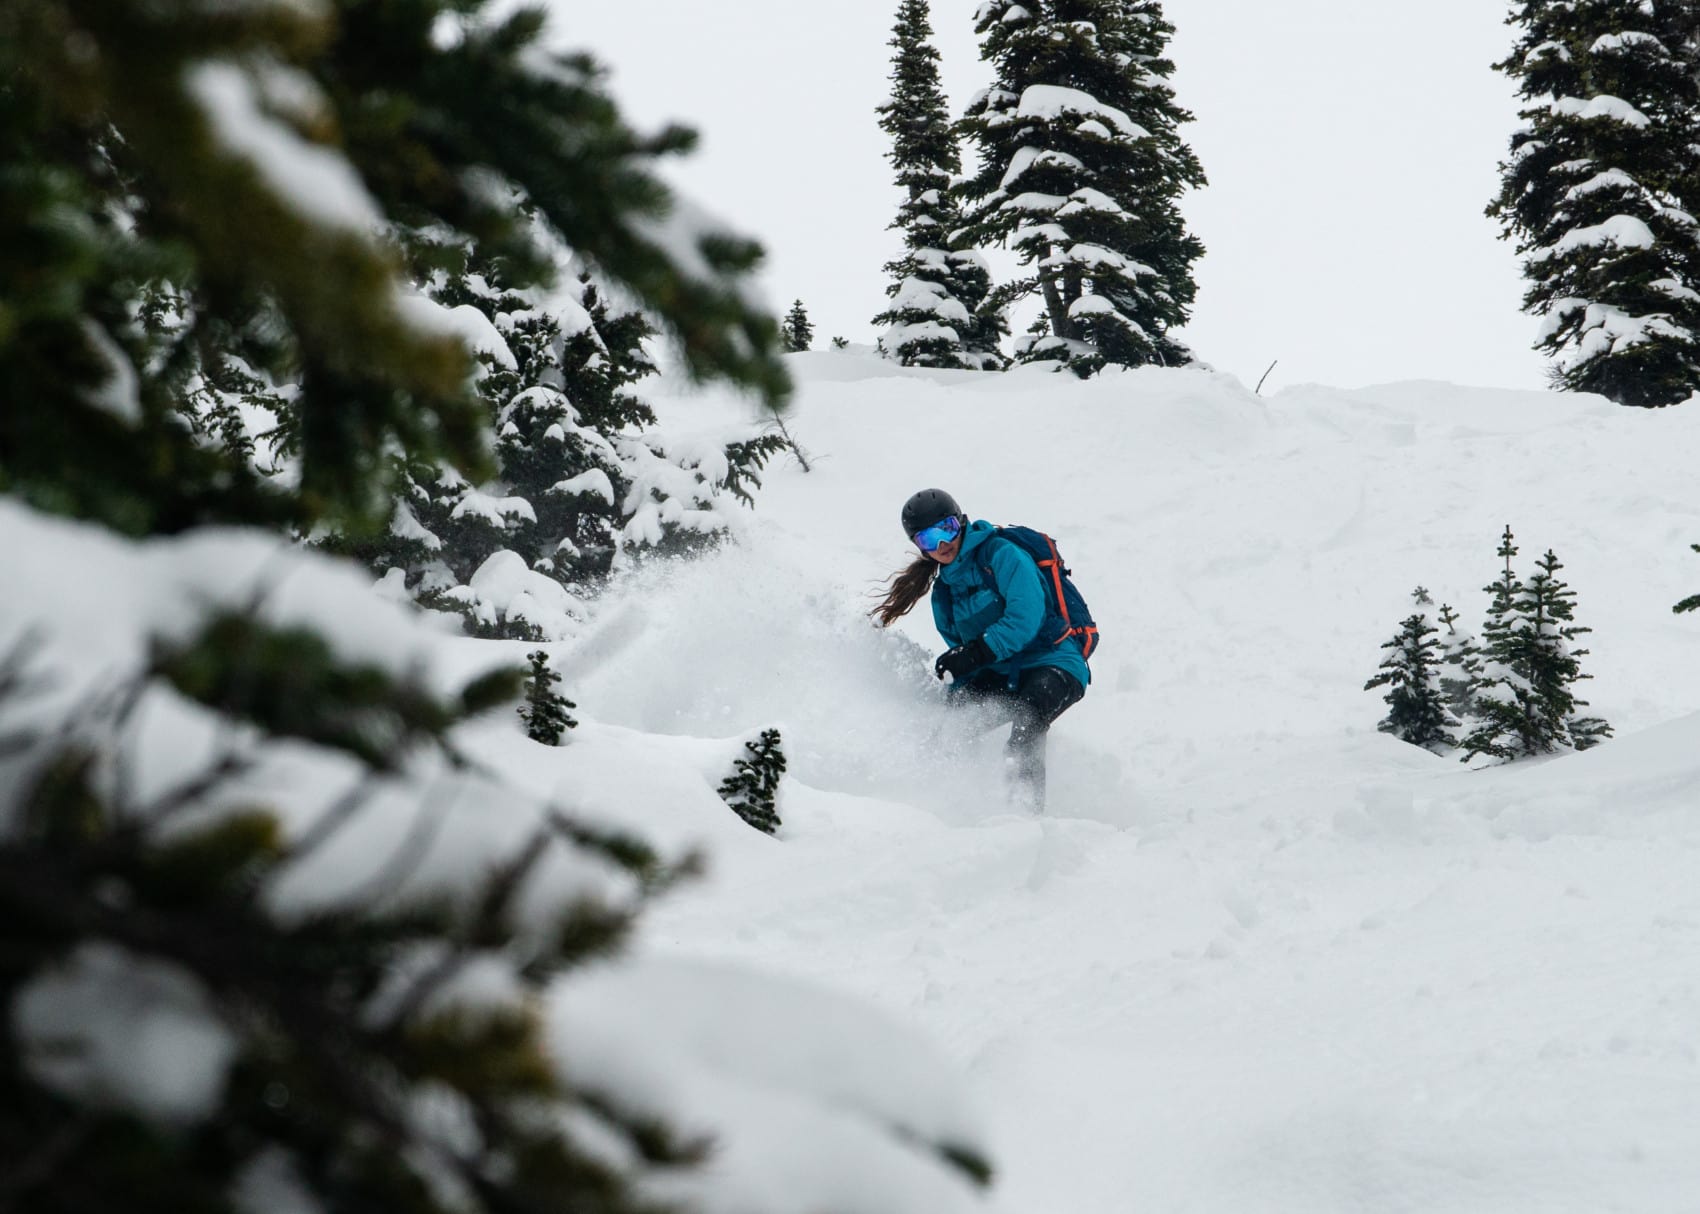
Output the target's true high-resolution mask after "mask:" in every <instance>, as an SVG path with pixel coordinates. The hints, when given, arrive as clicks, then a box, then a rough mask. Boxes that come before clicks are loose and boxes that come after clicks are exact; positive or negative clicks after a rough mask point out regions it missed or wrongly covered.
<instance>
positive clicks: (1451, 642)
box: [1435, 603, 1476, 722]
mask: <svg viewBox="0 0 1700 1214" xmlns="http://www.w3.org/2000/svg"><path fill="white" fill-rule="evenodd" d="M1440 623H1441V625H1442V627H1443V629H1444V631H1442V632H1440V634H1439V636H1438V637H1436V640H1435V643H1436V644H1437V645H1438V646H1439V672H1438V674H1439V679H1440V693H1441V695H1442V697H1444V699H1445V701H1446V710H1447V711H1448V712H1450V713H1451V714H1452V715H1453V716H1454V717H1456V718H1457V719H1458V720H1459V721H1460V722H1467V721H1468V720H1469V719H1470V717H1471V715H1472V713H1473V711H1474V704H1473V701H1472V700H1471V698H1470V682H1471V679H1470V668H1471V666H1472V665H1473V664H1474V663H1475V661H1476V636H1475V633H1473V632H1470V631H1469V630H1468V629H1464V628H1460V627H1458V613H1457V612H1456V611H1454V610H1452V605H1451V604H1450V603H1442V604H1441V605H1440Z"/></svg>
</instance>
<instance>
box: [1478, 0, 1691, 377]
mask: <svg viewBox="0 0 1700 1214" xmlns="http://www.w3.org/2000/svg"><path fill="white" fill-rule="evenodd" d="M1508 23H1509V24H1512V25H1514V26H1517V27H1519V28H1520V31H1521V32H1520V36H1519V38H1518V40H1517V45H1516V47H1515V48H1514V49H1513V51H1512V53H1511V54H1510V56H1508V57H1507V58H1506V59H1505V60H1504V61H1503V62H1501V63H1499V64H1496V65H1495V66H1496V67H1497V68H1498V70H1500V71H1502V72H1504V73H1505V74H1506V75H1508V76H1510V77H1511V78H1512V79H1513V80H1514V81H1515V82H1516V84H1517V91H1518V95H1519V96H1520V97H1521V98H1522V99H1523V101H1524V103H1525V104H1524V108H1523V110H1522V111H1521V115H1522V118H1523V122H1524V125H1523V126H1522V127H1521V128H1520V129H1518V130H1517V131H1516V132H1515V133H1514V134H1513V135H1512V137H1511V153H1510V156H1509V157H1508V158H1507V159H1506V161H1505V162H1504V163H1503V164H1501V166H1500V172H1501V176H1502V185H1501V188H1500V191H1499V194H1498V196H1497V197H1496V198H1495V199H1494V200H1493V202H1492V203H1491V204H1490V205H1489V207H1488V214H1489V215H1491V216H1493V217H1495V218H1497V219H1498V220H1499V221H1500V224H1501V226H1502V227H1503V229H1504V232H1505V234H1506V235H1507V236H1508V237H1514V238H1515V239H1516V242H1517V250H1518V252H1519V253H1520V254H1521V255H1522V257H1523V273H1524V277H1525V278H1527V279H1528V280H1529V287H1528V289H1527V291H1526V292H1525V293H1524V296H1523V309H1524V311H1526V312H1530V313H1532V314H1534V315H1538V316H1541V317H1544V318H1545V319H1544V323H1543V325H1542V328H1541V332H1540V337H1539V339H1538V341H1537V342H1536V346H1537V348H1538V349H1541V350H1543V351H1545V352H1546V353H1547V354H1548V355H1550V356H1551V357H1552V358H1553V360H1554V366H1553V379H1554V382H1555V383H1556V384H1558V385H1559V386H1561V387H1563V388H1565V389H1567V390H1569V391H1576V392H1598V393H1600V394H1601V395H1603V396H1606V397H1608V398H1610V399H1611V400H1614V401H1616V402H1618V403H1619V404H1623V405H1641V406H1657V405H1669V404H1674V403H1677V402H1679V401H1682V400H1686V399H1687V398H1688V397H1689V395H1690V394H1691V393H1693V392H1694V391H1696V390H1700V223H1697V222H1696V219H1695V214H1694V211H1695V206H1696V202H1697V200H1700V190H1697V189H1696V185H1695V183H1696V174H1695V168H1694V166H1695V156H1694V150H1693V149H1694V144H1695V140H1696V135H1697V127H1696V123H1697V122H1700V83H1697V73H1696V66H1697V65H1696V64H1695V63H1694V62H1693V61H1692V60H1693V50H1692V47H1691V45H1690V43H1691V40H1692V39H1693V37H1694V16H1693V5H1692V4H1690V3H1686V2H1678V0H1582V2H1579V3H1562V4H1561V3H1554V2H1553V0H1521V2H1520V3H1519V4H1518V5H1517V6H1516V7H1515V9H1514V10H1513V12H1512V14H1511V16H1510V17H1509V18H1508Z"/></svg>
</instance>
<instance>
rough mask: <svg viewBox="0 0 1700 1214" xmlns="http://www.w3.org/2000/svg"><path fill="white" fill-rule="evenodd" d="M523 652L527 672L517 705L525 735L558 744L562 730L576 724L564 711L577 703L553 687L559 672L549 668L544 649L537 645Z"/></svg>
mask: <svg viewBox="0 0 1700 1214" xmlns="http://www.w3.org/2000/svg"><path fill="white" fill-rule="evenodd" d="M526 656H527V657H528V658H529V659H530V661H531V673H530V674H528V675H527V676H526V678H525V703H524V704H521V705H520V706H519V719H520V720H522V721H524V722H525V736H526V737H528V738H530V739H531V740H532V741H533V742H541V743H543V745H545V746H559V745H561V743H562V740H563V739H564V737H565V734H566V731H567V730H569V729H572V728H574V727H575V726H577V725H578V722H577V721H576V720H574V719H573V717H572V716H571V715H570V714H569V713H568V712H567V710H568V709H569V708H577V707H578V705H577V704H574V703H573V702H572V701H571V700H569V699H567V697H566V696H564V695H562V694H561V693H560V692H558V691H556V690H555V684H556V683H559V682H560V681H561V676H560V675H558V674H556V673H555V672H554V671H553V670H551V669H550V668H549V655H548V653H547V652H545V651H544V650H541V649H538V650H536V651H534V652H532V653H529V654H527V655H526Z"/></svg>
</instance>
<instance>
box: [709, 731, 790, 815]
mask: <svg viewBox="0 0 1700 1214" xmlns="http://www.w3.org/2000/svg"><path fill="white" fill-rule="evenodd" d="M744 749H745V750H746V751H748V752H749V756H748V757H747V758H739V759H735V760H733V763H732V774H731V775H729V776H727V777H726V779H725V780H723V781H721V784H720V799H721V800H722V801H725V802H726V804H727V805H729V806H731V807H732V812H733V813H735V814H737V815H738V816H739V817H740V818H742V819H743V820H744V821H745V822H748V823H749V824H750V825H751V826H753V827H755V828H756V829H757V830H759V831H761V832H762V833H763V834H764V835H771V834H773V833H775V832H776V831H778V829H779V808H778V805H777V804H776V802H775V797H776V795H777V793H778V792H779V777H780V776H781V775H783V774H784V773H785V752H784V751H783V750H782V749H780V742H779V731H778V730H777V729H764V730H762V731H761V737H760V738H759V739H757V740H756V741H754V742H745V743H744Z"/></svg>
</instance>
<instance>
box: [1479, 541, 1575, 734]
mask: <svg viewBox="0 0 1700 1214" xmlns="http://www.w3.org/2000/svg"><path fill="white" fill-rule="evenodd" d="M1498 555H1499V557H1500V558H1501V560H1502V561H1503V562H1504V564H1503V567H1502V569H1501V571H1500V575H1499V577H1498V578H1496V579H1495V580H1494V581H1493V582H1491V583H1489V584H1488V585H1487V586H1485V587H1483V589H1484V590H1486V591H1487V592H1488V594H1489V595H1491V596H1492V599H1491V602H1490V604H1489V606H1488V613H1487V620H1486V622H1485V623H1484V624H1483V625H1482V637H1481V643H1480V645H1479V647H1478V650H1477V653H1476V657H1475V661H1474V662H1473V664H1472V666H1471V671H1470V673H1471V682H1470V698H1471V700H1472V701H1473V703H1474V706H1475V711H1474V714H1473V719H1472V724H1473V725H1474V728H1473V729H1472V730H1471V731H1470V733H1469V734H1468V735H1467V736H1466V737H1465V738H1464V740H1463V742H1462V746H1463V749H1464V755H1463V759H1464V761H1465V762H1468V761H1469V760H1471V759H1473V758H1475V757H1476V756H1478V755H1484V754H1485V755H1489V756H1491V757H1493V758H1496V759H1517V758H1522V757H1523V756H1525V755H1533V754H1545V753H1547V752H1549V751H1551V750H1553V749H1555V748H1556V747H1557V746H1558V745H1559V744H1560V741H1561V739H1560V738H1559V737H1558V736H1557V735H1556V734H1555V733H1552V732H1550V731H1549V730H1547V729H1546V728H1545V727H1544V725H1543V722H1542V715H1541V707H1540V699H1539V696H1538V695H1537V693H1536V691H1535V689H1534V687H1533V685H1532V684H1531V683H1530V682H1529V676H1528V669H1529V664H1528V652H1529V645H1528V637H1529V633H1530V629H1531V621H1530V620H1529V618H1528V617H1527V615H1525V613H1524V608H1525V606H1526V604H1527V598H1528V593H1527V587H1525V586H1524V584H1523V580H1522V579H1521V578H1520V577H1518V576H1517V573H1516V571H1515V570H1514V569H1513V568H1512V565H1511V558H1512V557H1514V556H1516V555H1517V546H1516V544H1515V543H1514V542H1513V536H1512V534H1511V528H1510V527H1509V526H1507V527H1506V528H1505V534H1504V535H1503V536H1502V537H1501V538H1500V544H1499V549H1498Z"/></svg>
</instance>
